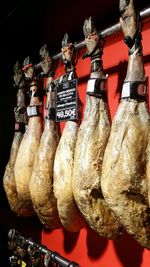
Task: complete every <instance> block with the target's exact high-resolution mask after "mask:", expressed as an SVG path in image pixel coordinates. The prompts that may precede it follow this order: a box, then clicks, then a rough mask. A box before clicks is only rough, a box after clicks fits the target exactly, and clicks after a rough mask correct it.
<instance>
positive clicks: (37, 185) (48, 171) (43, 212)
mask: <svg viewBox="0 0 150 267" xmlns="http://www.w3.org/2000/svg"><path fill="white" fill-rule="evenodd" d="M50 83H51V84H52V85H53V78H52V77H50V78H47V84H50ZM50 87H51V86H50V85H49V88H47V90H46V91H48V90H49V91H48V93H47V108H50V110H51V109H53V110H55V95H56V92H55V91H51V88H50ZM48 113H49V114H47V115H48V116H46V119H45V126H44V131H43V134H42V137H41V141H40V145H39V148H38V152H37V155H36V157H35V161H34V166H33V171H32V175H31V179H30V183H29V188H30V194H31V198H32V203H33V206H34V209H35V211H36V214H37V216H38V218H39V219H40V221H41V222H42V224H43V225H44V226H45V227H46V228H49V229H54V228H59V227H60V226H61V223H60V220H59V216H58V210H57V202H56V198H55V197H54V192H53V165H54V158H55V152H56V148H57V145H58V142H59V139H60V134H59V127H58V124H57V123H56V122H55V117H54V114H51V113H50V111H48ZM53 113H54V112H53ZM51 116H52V117H51Z"/></svg>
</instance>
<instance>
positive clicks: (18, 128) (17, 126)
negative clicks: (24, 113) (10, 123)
mask: <svg viewBox="0 0 150 267" xmlns="http://www.w3.org/2000/svg"><path fill="white" fill-rule="evenodd" d="M15 132H21V133H24V132H25V123H22V122H16V123H15Z"/></svg>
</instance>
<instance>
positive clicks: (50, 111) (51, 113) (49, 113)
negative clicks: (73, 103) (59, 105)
mask: <svg viewBox="0 0 150 267" xmlns="http://www.w3.org/2000/svg"><path fill="white" fill-rule="evenodd" d="M44 113H45V114H44V115H45V118H46V120H55V119H56V109H55V108H50V107H48V108H46V109H45V112H44Z"/></svg>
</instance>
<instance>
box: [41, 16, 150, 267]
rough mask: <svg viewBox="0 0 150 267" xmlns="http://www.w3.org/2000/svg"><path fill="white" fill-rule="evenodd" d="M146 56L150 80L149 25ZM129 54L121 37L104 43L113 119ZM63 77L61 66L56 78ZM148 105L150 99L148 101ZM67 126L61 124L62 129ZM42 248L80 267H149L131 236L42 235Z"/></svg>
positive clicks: (82, 87)
mask: <svg viewBox="0 0 150 267" xmlns="http://www.w3.org/2000/svg"><path fill="white" fill-rule="evenodd" d="M142 33H143V34H142V36H143V41H142V42H143V53H144V64H145V71H146V75H147V76H149V77H150V43H149V37H150V21H147V22H145V23H144V25H143V32H142ZM82 54H83V51H80V52H79V55H78V56H79V60H78V63H77V75H78V77H79V86H78V90H79V96H80V98H81V100H82V101H83V103H84V104H85V95H86V84H87V80H88V77H89V73H90V60H89V59H85V60H82V58H81V57H82ZM127 59H128V50H127V47H126V45H125V44H124V42H123V36H122V34H121V33H118V34H116V35H115V36H113V37H111V38H108V39H107V40H106V43H105V48H104V54H103V65H104V70H105V73H107V74H108V75H109V77H108V102H109V108H110V113H111V118H113V116H114V114H115V112H116V110H117V107H118V103H119V97H120V93H121V88H122V84H123V81H124V78H125V75H126V68H127ZM63 73H64V68H63V67H62V66H61V65H60V66H59V68H58V69H57V71H56V76H57V77H58V76H60V75H61V74H63ZM148 99H149V101H150V98H149V97H148ZM63 126H64V123H62V124H61V128H62V129H63ZM42 244H44V245H46V246H47V247H48V248H49V249H50V250H53V251H57V252H58V253H60V254H61V256H63V257H65V258H68V259H69V260H73V261H76V262H78V263H79V264H80V266H81V267H91V266H92V267H149V266H150V251H148V250H147V249H144V248H143V247H141V246H140V245H139V244H138V243H137V242H136V241H135V240H134V239H133V238H131V237H130V236H129V235H128V234H124V235H123V237H122V238H121V239H120V240H117V241H111V240H109V241H108V240H106V239H105V238H103V237H101V236H99V235H97V234H96V233H95V232H94V231H93V230H92V229H90V228H85V229H82V230H81V231H80V232H79V233H69V232H67V231H66V230H65V229H60V230H54V231H51V232H47V233H46V232H45V231H44V230H43V231H42Z"/></svg>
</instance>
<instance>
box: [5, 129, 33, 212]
mask: <svg viewBox="0 0 150 267" xmlns="http://www.w3.org/2000/svg"><path fill="white" fill-rule="evenodd" d="M22 137H23V133H21V132H15V134H14V138H13V142H12V146H11V151H10V158H9V161H8V163H7V165H6V169H5V172H4V177H3V185H4V189H5V192H6V194H7V199H8V202H9V205H10V207H11V210H12V211H14V212H15V213H16V214H17V215H21V216H30V215H32V213H33V210H32V209H31V210H29V209H26V207H24V205H23V203H22V202H21V201H19V199H18V195H17V191H16V183H15V178H14V165H15V161H16V156H17V153H18V149H19V146H20V143H21V140H22Z"/></svg>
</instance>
